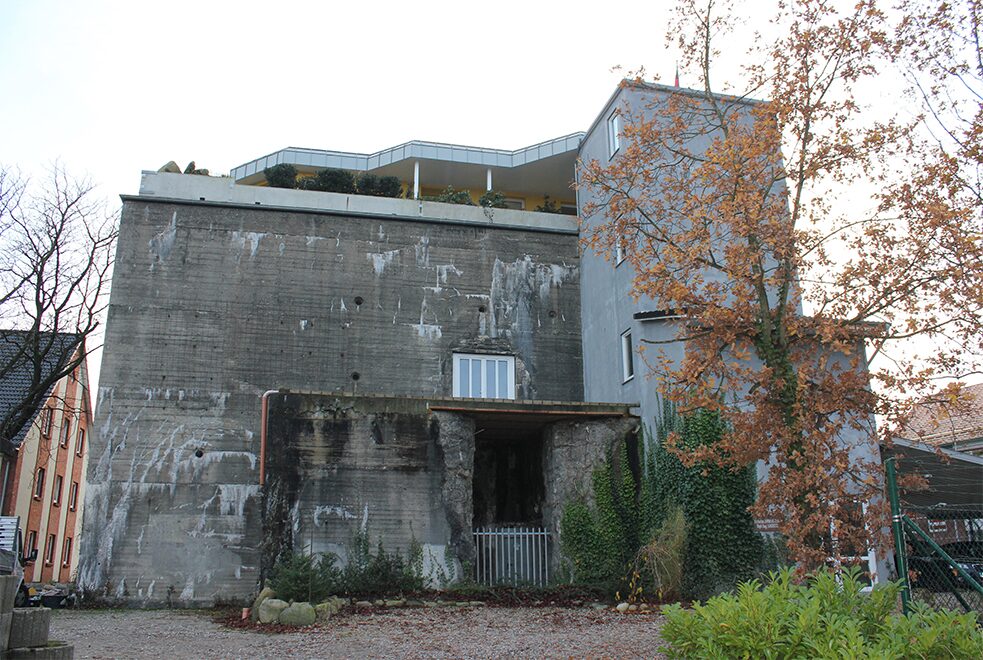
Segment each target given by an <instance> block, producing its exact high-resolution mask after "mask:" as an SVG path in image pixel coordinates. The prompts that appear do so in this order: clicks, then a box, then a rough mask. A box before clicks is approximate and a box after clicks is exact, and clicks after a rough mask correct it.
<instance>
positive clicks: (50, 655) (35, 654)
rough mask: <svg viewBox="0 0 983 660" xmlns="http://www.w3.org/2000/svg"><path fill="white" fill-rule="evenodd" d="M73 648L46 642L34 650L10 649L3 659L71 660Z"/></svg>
mask: <svg viewBox="0 0 983 660" xmlns="http://www.w3.org/2000/svg"><path fill="white" fill-rule="evenodd" d="M74 657H75V647H74V646H72V645H71V644H66V643H65V642H48V643H47V644H45V645H44V646H36V647H34V648H17V649H10V650H9V651H7V654H6V655H5V656H4V658H8V659H10V660H72V658H74Z"/></svg>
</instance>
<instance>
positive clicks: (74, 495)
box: [68, 481, 79, 511]
mask: <svg viewBox="0 0 983 660" xmlns="http://www.w3.org/2000/svg"><path fill="white" fill-rule="evenodd" d="M78 505H79V482H77V481H73V482H72V487H71V488H70V489H69V491H68V508H69V510H70V511H74V510H75V509H77V508H78Z"/></svg>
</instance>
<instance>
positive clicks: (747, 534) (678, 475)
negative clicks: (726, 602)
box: [560, 405, 762, 599]
mask: <svg viewBox="0 0 983 660" xmlns="http://www.w3.org/2000/svg"><path fill="white" fill-rule="evenodd" d="M722 431H723V422H722V421H721V420H720V418H719V417H718V416H717V415H715V414H713V413H711V412H707V411H698V412H696V413H693V414H691V415H688V416H686V417H685V418H682V417H680V416H679V415H677V414H676V411H675V410H674V409H673V408H672V407H671V406H669V405H666V406H665V407H664V411H663V414H662V416H661V419H660V420H659V421H658V424H657V426H656V430H655V435H654V437H653V436H652V434H651V433H650V432H649V431H648V429H645V430H644V431H643V437H642V438H641V439H640V441H638V442H635V441H627V442H624V443H622V444H621V445H620V447H619V448H617V449H616V450H614V451H612V454H611V455H610V456H609V457H608V460H607V461H606V462H605V463H604V464H603V465H602V466H601V467H599V468H598V469H597V470H596V471H595V472H594V474H593V478H592V495H593V497H592V498H586V497H585V498H582V499H579V500H574V501H571V502H568V503H567V505H566V506H565V508H564V511H563V516H562V519H561V521H560V537H561V550H562V552H563V555H564V557H565V559H566V560H567V562H568V569H569V571H570V573H571V578H572V580H573V581H575V582H578V583H581V584H587V585H592V586H601V587H605V588H608V589H611V590H619V591H622V592H626V593H634V592H636V591H637V589H638V587H641V588H642V590H643V591H644V590H645V589H646V588H648V589H649V590H650V591H651V592H658V593H650V595H656V596H659V597H662V598H667V597H674V596H683V597H687V598H700V599H702V598H706V597H708V596H710V595H713V594H715V593H719V592H721V591H724V590H727V589H730V588H732V587H733V586H734V585H736V584H737V583H738V582H739V581H741V580H746V579H749V578H751V577H753V576H754V575H755V574H756V572H757V569H758V566H759V564H760V560H761V554H762V541H761V537H760V535H759V534H758V532H757V531H756V529H755V526H754V520H753V519H752V517H751V514H750V513H749V512H748V507H749V506H750V505H751V504H752V503H753V501H754V494H755V493H754V486H755V480H754V473H753V470H752V468H744V469H739V470H736V471H735V470H730V469H727V468H721V467H719V466H716V465H712V464H703V463H700V464H697V465H694V466H692V467H686V466H685V465H683V463H682V462H681V461H680V460H679V458H678V457H677V456H676V454H674V453H673V452H672V451H671V450H670V449H668V448H667V446H666V445H667V441H668V440H669V437H670V434H672V433H675V434H676V437H677V441H676V445H677V446H678V447H679V448H681V449H683V450H684V451H685V450H686V449H687V448H690V449H692V448H696V447H699V446H702V445H705V444H709V443H713V442H717V441H718V440H719V438H720V435H721V432H722ZM680 515H681V520H679V519H678V518H677V517H678V516H680ZM680 554H681V556H678V555H680ZM671 565H679V566H681V567H682V575H681V577H673V578H672V579H669V578H667V577H666V576H667V572H666V571H664V570H662V568H660V567H665V566H671ZM671 572H672V571H669V573H671ZM670 582H671V583H672V584H669V583H670Z"/></svg>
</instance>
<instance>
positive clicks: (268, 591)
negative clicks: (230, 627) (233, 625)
mask: <svg viewBox="0 0 983 660" xmlns="http://www.w3.org/2000/svg"><path fill="white" fill-rule="evenodd" d="M275 595H276V592H275V591H273V589H272V588H270V587H264V588H263V590H262V591H260V592H259V595H258V596H256V600H254V601H253V607H252V610H251V612H250V615H249V616H250V618H251V619H252V620H253V621H257V620H258V619H259V606H260V605H262V604H263V601H264V600H266V599H267V598H273V597H274V596H275Z"/></svg>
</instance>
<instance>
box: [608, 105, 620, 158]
mask: <svg viewBox="0 0 983 660" xmlns="http://www.w3.org/2000/svg"><path fill="white" fill-rule="evenodd" d="M619 149H621V113H620V112H618V111H617V110H615V111H614V112H612V113H611V114H610V116H608V157H609V158H611V157H613V156H614V155H615V154H616V153H618V150H619Z"/></svg>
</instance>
